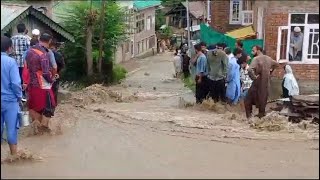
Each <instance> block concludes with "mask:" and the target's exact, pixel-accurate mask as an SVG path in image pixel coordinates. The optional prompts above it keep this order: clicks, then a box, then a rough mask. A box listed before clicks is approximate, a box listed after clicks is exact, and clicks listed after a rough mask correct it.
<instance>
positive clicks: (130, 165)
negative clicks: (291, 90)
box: [1, 53, 319, 178]
mask: <svg viewBox="0 0 320 180" xmlns="http://www.w3.org/2000/svg"><path fill="white" fill-rule="evenodd" d="M171 59H172V56H171V54H169V53H167V54H162V55H160V56H154V57H151V58H147V59H143V60H139V61H138V62H137V64H138V66H137V67H140V68H139V69H137V70H136V71H132V72H131V73H129V77H128V78H127V79H126V80H125V81H123V82H122V84H121V85H118V86H114V87H110V88H106V90H101V89H103V87H101V86H98V85H97V86H93V87H90V88H88V89H86V90H83V91H82V92H77V93H74V94H73V96H72V98H71V99H69V100H65V101H62V104H60V106H59V108H58V109H57V112H56V116H55V118H54V119H53V120H52V121H53V122H55V123H57V122H58V123H60V124H62V127H63V131H62V134H61V135H43V136H31V137H26V135H25V133H22V135H21V136H22V137H21V138H20V139H21V140H20V144H19V146H20V147H21V148H27V149H28V150H29V151H30V152H31V153H32V154H34V155H35V156H41V157H42V161H40V162H38V161H33V160H31V161H23V162H16V163H11V164H7V163H4V164H2V165H1V177H2V178H319V160H318V159H319V126H318V125H312V124H306V125H303V126H302V127H301V125H300V124H290V123H287V122H286V121H285V120H283V119H281V118H279V120H270V122H269V124H268V127H273V126H275V125H277V128H275V129H276V130H270V129H269V128H260V126H263V125H264V126H266V125H265V124H263V123H261V124H259V128H257V126H252V125H251V126H250V125H249V124H248V123H247V122H246V121H245V120H244V117H243V114H242V113H238V112H237V110H236V109H235V110H232V109H231V110H230V109H229V111H228V110H227V109H225V108H223V107H222V106H218V105H213V107H214V108H212V110H211V111H209V110H207V109H205V108H202V107H188V108H186V107H185V105H186V104H187V103H193V102H194V97H193V94H192V92H191V91H190V90H189V89H187V88H185V87H184V86H183V84H182V82H181V81H180V80H177V79H173V78H172V74H173V62H172V61H171ZM114 92H116V93H114ZM93 96H95V98H93ZM97 97H98V98H97ZM122 97H128V98H122ZM230 111H231V112H230ZM272 117H273V116H272ZM276 118H278V117H277V116H274V119H276ZM270 124H271V125H270ZM266 129H267V130H266ZM24 131H25V130H24ZM1 150H2V152H1V158H4V157H6V155H7V153H6V151H7V146H5V145H2V146H1Z"/></svg>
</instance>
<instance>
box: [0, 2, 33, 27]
mask: <svg viewBox="0 0 320 180" xmlns="http://www.w3.org/2000/svg"><path fill="white" fill-rule="evenodd" d="M29 7H30V5H17V4H6V3H1V30H3V28H5V27H6V26H7V25H9V24H10V23H11V22H12V21H13V20H15V19H16V18H17V17H18V16H20V15H21V14H22V13H23V12H25V11H26V10H27V9H28V8H29Z"/></svg>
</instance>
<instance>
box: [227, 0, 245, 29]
mask: <svg viewBox="0 0 320 180" xmlns="http://www.w3.org/2000/svg"><path fill="white" fill-rule="evenodd" d="M235 1H238V2H239V20H238V21H234V20H233V19H232V16H233V4H234V2H235ZM242 4H243V3H242V0H230V7H229V24H234V25H236V24H241V22H242V19H241V12H242Z"/></svg>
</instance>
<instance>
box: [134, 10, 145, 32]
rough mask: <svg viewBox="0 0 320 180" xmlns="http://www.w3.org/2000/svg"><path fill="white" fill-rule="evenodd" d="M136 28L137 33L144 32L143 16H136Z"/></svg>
mask: <svg viewBox="0 0 320 180" xmlns="http://www.w3.org/2000/svg"><path fill="white" fill-rule="evenodd" d="M136 28H137V33H139V32H142V31H144V28H145V22H144V14H138V15H137V16H136Z"/></svg>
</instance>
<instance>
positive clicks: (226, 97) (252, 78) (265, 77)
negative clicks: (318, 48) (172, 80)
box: [174, 41, 299, 119]
mask: <svg viewBox="0 0 320 180" xmlns="http://www.w3.org/2000/svg"><path fill="white" fill-rule="evenodd" d="M194 49H195V51H196V56H195V57H194V58H192V59H191V60H190V67H191V66H194V67H195V69H196V71H195V73H196V75H195V81H196V92H195V97H196V103H202V102H203V100H204V99H207V98H212V99H213V100H214V101H215V102H219V101H220V102H223V103H227V104H229V105H236V104H238V103H240V105H241V107H242V108H243V109H245V112H246V117H247V118H248V119H249V118H251V117H252V106H253V105H255V106H256V107H257V108H258V109H259V114H258V115H257V116H258V117H259V118H261V117H263V116H265V109H266V105H267V101H268V95H269V86H270V78H271V74H272V72H273V71H274V70H275V69H276V68H277V67H278V66H279V64H278V63H277V62H276V61H274V60H273V59H272V58H270V57H269V56H267V55H264V54H263V49H262V47H260V46H254V47H252V55H253V56H254V58H253V59H252V60H251V57H250V56H249V55H248V54H247V53H246V52H245V51H244V49H243V44H242V42H241V41H237V42H236V48H235V49H234V50H233V52H232V51H231V49H230V48H228V47H227V46H226V44H224V43H218V44H216V45H210V46H207V45H206V44H205V43H204V42H201V43H199V44H196V45H195V46H194ZM184 59H186V60H185V61H184ZM250 60H251V62H250ZM186 61H187V58H184V57H182V56H181V54H179V53H178V51H176V53H175V57H174V65H175V70H176V74H177V75H178V74H180V72H181V71H187V68H185V69H183V68H182V67H183V65H184V64H186ZM249 62H250V65H249ZM179 64H182V66H181V65H179ZM284 68H285V76H284V79H283V83H282V88H283V97H284V98H287V97H291V96H293V95H298V94H299V87H298V83H297V81H296V79H295V78H294V76H293V73H292V69H291V67H290V66H289V65H285V67H284ZM188 71H189V67H188ZM184 74H185V73H184Z"/></svg>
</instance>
